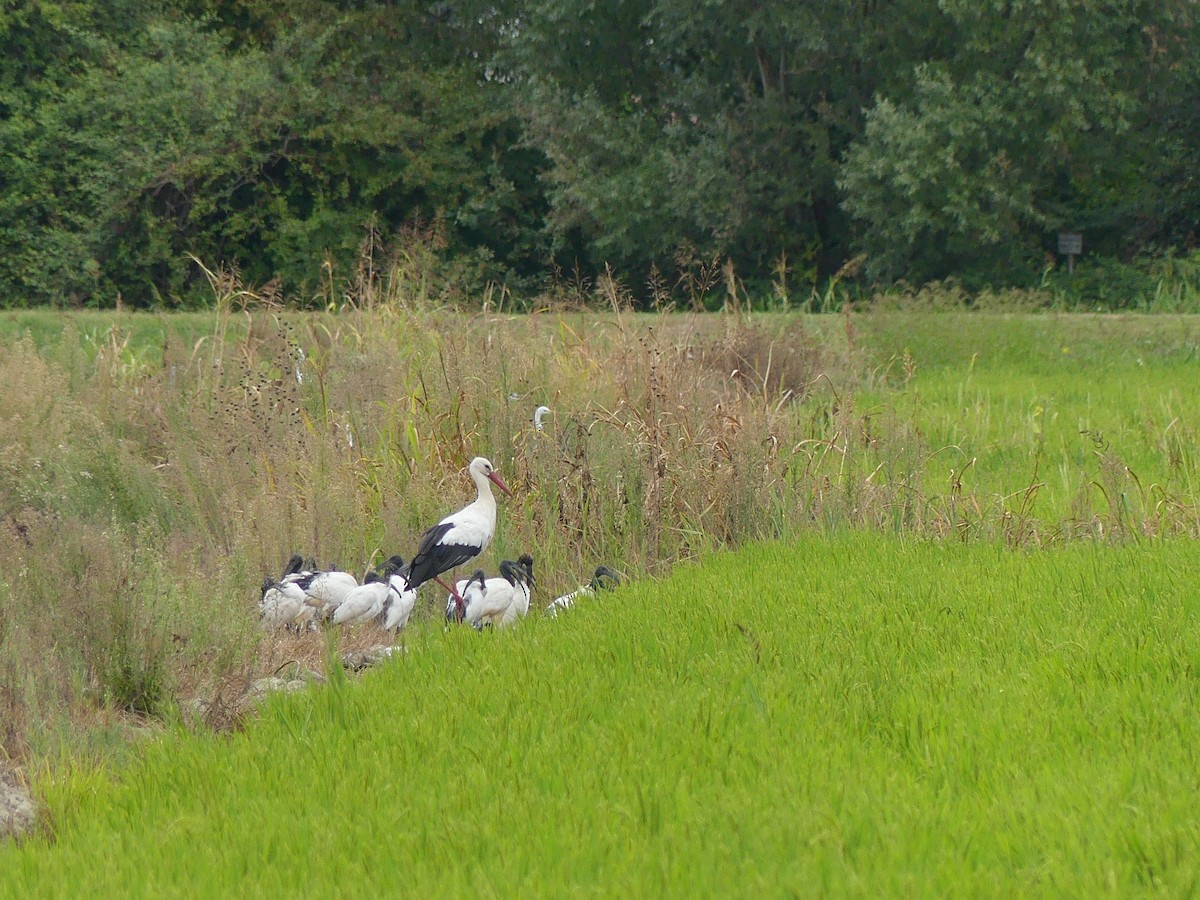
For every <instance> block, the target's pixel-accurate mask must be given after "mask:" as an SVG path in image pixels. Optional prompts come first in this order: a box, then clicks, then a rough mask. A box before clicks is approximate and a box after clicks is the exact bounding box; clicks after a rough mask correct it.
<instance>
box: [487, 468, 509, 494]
mask: <svg viewBox="0 0 1200 900" xmlns="http://www.w3.org/2000/svg"><path fill="white" fill-rule="evenodd" d="M488 481H490V482H491V483H492V484H494V485H495V486H496V487H498V488H500V490H502V491H504V493H505V494H506V495H507V496H509V497H511V496H512V491H510V490H509V489H508V485H507V484H505V483H504V479H503V478H501V477H500V476H499V475H498V474H497V473H495V472H492V473H491V474H489V475H488Z"/></svg>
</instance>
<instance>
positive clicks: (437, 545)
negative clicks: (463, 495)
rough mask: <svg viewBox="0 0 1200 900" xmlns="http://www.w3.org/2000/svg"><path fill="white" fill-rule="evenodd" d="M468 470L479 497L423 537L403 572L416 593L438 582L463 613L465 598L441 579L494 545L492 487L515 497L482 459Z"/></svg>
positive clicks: (477, 458) (473, 463) (480, 457)
mask: <svg viewBox="0 0 1200 900" xmlns="http://www.w3.org/2000/svg"><path fill="white" fill-rule="evenodd" d="M467 471H468V472H469V473H470V475H471V480H472V481H474V482H475V487H476V488H477V489H478V491H479V496H477V497H476V498H475V500H474V502H472V503H469V504H467V506H465V507H463V508H462V509H460V510H459V511H458V512H456V513H451V514H450V515H448V516H446V518H444V519H442V521H440V522H438V523H437V524H436V525H434V526H433V527H432V528H430V529H429V530H428V531H426V532H425V533H424V534H423V535H422V536H421V545H420V546H419V547H418V548H417V552H416V554H415V555H414V556H413V559H412V562H411V563H409V566H408V570H407V572H405V573H404V574H405V577H406V579H407V581H408V586H409V587H410V588H412V590H414V591H415V590H416V589H417V588H419V587H420V586H421V585H423V584H424V583H425V582H427V581H436V582H437V583H438V584H440V585H441V586H442V587H443V588H445V589H446V590H447V591H449V592H450V593H451V594H453V595H454V596H455V598H456V602H457V603H458V604H459V607H460V610H461V609H465V606H464V605H463V601H462V595H461V594H459V593H458V591H456V590H455V589H454V588H452V587H450V586H449V585H447V584H446V583H445V582H444V581H442V579H441V578H439V577H438V576H439V575H441V574H442V573H443V572H448V571H450V570H451V569H453V568H456V567H457V566H461V565H462V564H463V563H465V562H467V561H469V560H472V559H474V558H475V557H476V556H478V555H479V554H480V553H482V552H483V550H484V548H485V547H487V545H488V544H489V543H491V540H492V535H493V534H495V533H496V498H495V497H493V496H492V487H491V485H492V484H494V485H496V487H498V488H500V490H502V491H503V492H504V493H505V494H507V495H508V496H509V497H511V496H512V491H510V490H509V489H508V485H506V484H505V483H504V479H503V478H501V477H500V476H499V474H497V472H496V471H495V470H494V469H493V468H492V464H491V463H490V462H488V461H487V460H486V459H484V458H483V457H482V456H477V457H475V458H474V459H473V460H471V464H470V465H469V466H468V467H467ZM489 482H490V483H489Z"/></svg>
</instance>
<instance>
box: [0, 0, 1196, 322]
mask: <svg viewBox="0 0 1200 900" xmlns="http://www.w3.org/2000/svg"><path fill="white" fill-rule="evenodd" d="M1198 27H1200V22H1198V20H1197V16H1196V13H1195V9H1194V4H1192V3H1190V2H1188V0H1170V2H1167V3H1151V2H1148V0H1108V2H1105V3H1102V4H1099V5H1096V4H1092V5H1087V4H1083V5H1081V4H1078V3H1073V2H1069V0H1053V2H1047V3H1028V2H1023V0H1013V2H1009V0H989V2H985V3H964V2H957V0H955V2H950V0H947V2H944V3H941V4H929V3H919V2H916V0H904V2H898V3H889V4H878V3H871V2H864V0H837V2H834V3H818V2H815V0H805V2H802V3H794V2H793V3H782V2H778V0H771V2H768V3H766V4H763V3H744V2H734V3H725V4H712V3H710V4H702V5H700V6H699V7H696V5H695V4H689V3H680V2H678V0H636V2H630V3H621V4H617V5H615V6H614V5H609V6H604V7H598V6H596V5H595V4H591V3H586V2H568V3H566V4H564V3H562V2H554V3H550V2H545V0H529V2H517V0H505V2H502V3H481V2H477V0H472V2H467V3H464V4H455V5H446V4H440V5H433V6H428V5H424V4H419V3H413V2H405V3H382V2H378V0H371V2H365V3H352V4H346V3H341V2H337V0H303V2H298V3H293V4H289V5H288V7H287V9H286V10H281V9H279V8H278V5H277V4H270V3H266V2H263V0H156V2H154V3H142V4H138V3H131V2H128V0H119V2H115V3H98V2H96V0H70V2H66V0H57V2H37V3H35V2H32V0H22V2H18V3H11V4H8V5H7V6H6V7H5V8H4V9H3V11H0V35H3V37H4V39H5V41H6V44H7V46H9V48H10V49H11V50H12V51H13V52H11V53H10V54H9V55H8V56H7V58H6V59H5V60H4V61H3V62H0V160H2V161H3V163H4V165H3V167H2V171H3V175H2V178H3V180H2V181H0V236H3V240H4V246H5V250H6V252H5V253H4V254H2V255H0V298H2V301H0V302H3V303H4V304H5V305H9V306H21V305H30V304H39V303H46V302H52V303H58V304H63V305H81V304H91V305H97V306H110V305H113V304H121V303H124V304H133V305H140V306H156V307H161V306H169V305H185V304H194V303H200V302H203V301H204V300H205V299H206V294H205V291H204V288H205V282H206V279H205V276H204V274H203V269H202V268H201V266H197V265H195V264H194V262H193V260H197V259H198V260H200V262H201V263H202V264H203V267H206V268H207V269H209V270H211V271H215V270H217V269H228V270H231V271H236V272H238V273H240V275H241V277H242V278H243V279H244V280H245V282H247V283H249V284H252V285H255V286H256V287H259V288H261V289H262V290H263V291H264V292H268V293H271V294H272V295H273V296H274V297H275V298H276V299H277V300H280V299H286V302H287V303H288V304H289V305H292V306H314V307H328V306H337V305H339V304H340V303H341V302H342V295H343V294H344V293H345V291H346V285H352V284H353V283H354V282H355V281H356V279H357V277H358V271H357V266H358V263H359V258H360V254H359V253H358V249H359V247H360V245H361V244H362V243H363V241H364V236H365V237H366V239H367V240H368V241H373V240H375V239H376V238H378V239H379V240H381V241H382V242H383V243H384V244H385V245H389V246H394V245H396V244H398V243H404V242H405V241H406V240H407V239H408V238H407V237H406V236H407V235H410V234H413V233H418V234H419V233H425V232H431V233H434V234H436V236H437V238H436V241H435V242H433V243H429V244H427V246H429V247H430V248H432V249H433V256H432V261H433V262H434V263H435V266H434V270H435V271H436V274H437V277H438V278H439V280H440V281H441V282H442V283H443V284H444V288H443V289H442V290H440V293H441V294H443V295H445V296H448V297H451V298H453V302H456V303H457V302H461V301H462V300H463V298H470V299H471V300H472V301H473V302H474V303H475V305H478V303H479V298H480V297H481V296H482V295H483V294H484V293H485V292H487V291H492V292H494V291H501V292H504V293H506V294H507V296H509V297H512V296H513V295H514V292H515V293H519V294H520V295H521V296H522V297H523V300H522V303H524V304H532V303H534V302H536V300H534V299H533V297H534V294H535V292H536V288H537V286H538V281H539V279H542V278H544V277H546V275H547V273H553V274H552V275H551V279H552V284H551V288H552V290H553V289H554V287H555V285H556V284H558V283H561V281H562V275H561V273H564V272H567V273H570V276H569V277H570V278H571V280H572V281H574V282H575V283H578V284H582V283H587V284H599V283H600V282H601V280H602V279H605V278H607V279H610V280H617V281H620V282H621V283H622V284H623V285H624V286H625V288H624V289H625V290H627V291H628V293H629V296H630V299H631V300H632V301H633V302H640V303H644V304H646V305H648V306H649V305H653V306H654V307H656V308H663V307H666V306H670V305H672V304H677V305H682V304H686V305H690V306H692V307H694V308H699V307H707V308H713V307H716V306H720V305H723V304H724V303H725V302H730V303H731V304H732V305H734V306H735V307H736V306H741V305H743V304H745V303H748V302H753V303H755V304H757V305H758V306H760V307H761V306H767V305H774V306H785V307H786V306H789V305H800V304H811V303H813V302H817V303H818V305H819V304H820V301H821V298H822V297H824V296H825V295H826V294H828V292H829V290H830V285H843V284H845V283H846V282H847V281H852V280H854V279H856V278H857V279H858V280H859V283H858V285H857V287H858V289H860V290H864V291H869V290H870V289H871V286H872V285H873V284H878V283H880V282H884V283H887V282H891V281H893V280H896V279H904V280H906V281H907V282H908V283H913V284H918V285H919V284H922V283H925V282H928V281H930V280H942V279H944V278H946V277H957V278H958V279H959V282H960V283H961V284H962V285H964V286H965V287H966V288H967V289H969V290H972V291H976V290H980V289H982V288H985V287H986V286H988V285H993V286H997V287H1004V286H1014V285H1017V286H1025V287H1033V286H1036V285H1038V284H1039V282H1040V280H1041V277H1042V274H1043V272H1045V271H1046V270H1047V268H1050V267H1052V265H1053V264H1054V255H1053V250H1054V246H1053V236H1054V232H1055V231H1056V230H1058V229H1061V228H1069V229H1071V230H1075V231H1081V232H1083V233H1084V235H1085V240H1086V243H1087V246H1088V248H1089V252H1091V253H1093V254H1095V255H1096V256H1098V257H1101V258H1103V259H1106V260H1116V261H1117V262H1118V263H1120V264H1132V263H1134V262H1135V261H1136V260H1138V259H1139V258H1142V257H1146V256H1151V257H1153V256H1158V255H1161V254H1163V253H1165V252H1170V251H1174V252H1184V251H1187V250H1189V249H1190V248H1191V247H1192V246H1193V245H1194V243H1195V233H1194V232H1195V221H1196V209H1197V204H1198V203H1200V181H1198V180H1197V179H1196V178H1195V177H1194V176H1193V173H1194V172H1195V171H1197V169H1198V168H1200V159H1198V158H1197V150H1196V148H1197V147H1200V140H1197V134H1196V119H1195V116H1194V114H1193V112H1194V109H1195V107H1196V105H1197V98H1198V97H1200V74H1197V73H1200V64H1197V60H1196V52H1197V51H1196V47H1197V46H1200V42H1198V41H1197V40H1195V37H1196V29H1197V28H1198ZM699 267H703V268H706V269H709V270H711V271H712V272H715V273H716V277H715V279H708V278H705V279H704V280H705V281H706V282H708V285H709V286H708V288H706V289H705V290H704V291H700V292H697V291H696V290H695V289H694V288H695V285H696V281H695V277H694V276H695V271H696V269H697V268H699ZM1113 271H1117V270H1116V269H1113ZM864 276H865V277H864ZM714 286H715V287H716V288H717V290H715V291H714V290H711V288H712V287H714ZM1116 287H1117V286H1116V284H1113V285H1109V286H1108V289H1107V291H1108V293H1114V292H1115V290H1116ZM698 294H704V297H703V299H698ZM726 298H728V301H727V300H726ZM765 298H771V299H770V300H767V299H765ZM1124 300H1125V302H1126V303H1128V302H1130V300H1129V298H1124Z"/></svg>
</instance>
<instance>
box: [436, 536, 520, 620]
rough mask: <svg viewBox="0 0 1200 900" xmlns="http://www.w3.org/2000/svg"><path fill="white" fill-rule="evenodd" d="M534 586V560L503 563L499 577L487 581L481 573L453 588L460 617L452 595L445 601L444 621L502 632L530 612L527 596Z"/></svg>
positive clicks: (481, 571) (507, 560) (474, 574)
mask: <svg viewBox="0 0 1200 900" xmlns="http://www.w3.org/2000/svg"><path fill="white" fill-rule="evenodd" d="M532 585H533V557H532V556H530V555H529V554H528V553H526V554H522V555H521V556H520V557H519V558H518V559H517V561H516V562H513V561H512V560H511V559H506V560H504V561H503V562H501V563H500V575H499V577H497V578H487V577H486V576H485V574H484V571H483V570H482V569H476V570H475V572H474V573H473V574H472V575H471V577H470V578H468V579H467V580H466V581H460V582H458V584H457V585H455V587H456V588H457V589H458V593H459V595H460V596H461V597H462V599H463V606H464V609H463V614H462V615H461V616H460V615H459V611H458V604H457V602H456V600H455V598H454V596H453V595H451V596H450V597H448V598H447V599H446V621H447V622H462V621H464V620H465V621H467V622H469V623H470V624H471V627H473V628H475V629H481V628H483V626H484V625H495V626H496V627H497V628H503V627H505V626H507V625H510V624H512V623H513V622H515V621H516V620H517V619H518V618H519V617H521V616H523V615H525V613H527V612H528V611H529V595H530V589H531V587H532Z"/></svg>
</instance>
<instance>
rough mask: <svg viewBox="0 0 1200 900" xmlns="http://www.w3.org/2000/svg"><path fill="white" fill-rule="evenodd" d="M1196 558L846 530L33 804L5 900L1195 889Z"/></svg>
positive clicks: (417, 640) (424, 632) (745, 558)
mask: <svg viewBox="0 0 1200 900" xmlns="http://www.w3.org/2000/svg"><path fill="white" fill-rule="evenodd" d="M1197 569H1198V565H1197V563H1196V554H1195V548H1194V546H1193V545H1192V544H1191V542H1189V541H1178V540H1177V541H1165V542H1158V541H1156V542H1153V543H1150V544H1144V545H1137V544H1129V545H1126V546H1122V547H1114V546H1098V545H1096V544H1094V543H1089V544H1075V545H1072V546H1069V547H1064V548H1056V549H1051V550H1040V551H1035V552H1029V551H1017V552H1013V551H1009V550H1006V549H1005V548H1003V547H1002V546H1000V545H998V544H995V543H985V544H974V545H971V544H968V545H962V544H956V543H941V544H938V543H932V542H928V541H922V540H913V539H907V538H904V537H897V536H881V535H877V534H861V533H843V534H835V535H829V536H816V535H811V536H807V537H805V538H802V539H800V540H797V541H795V542H789V543H769V544H764V545H757V546H754V547H749V548H746V549H744V550H742V551H741V552H739V553H736V554H716V555H713V556H711V557H709V558H707V559H706V560H705V561H703V562H702V563H700V564H698V565H687V566H684V567H681V568H679V569H677V570H676V572H675V573H673V574H672V575H671V576H670V577H669V578H666V579H663V580H661V581H653V582H651V581H642V582H640V583H636V584H631V585H629V586H627V587H625V588H623V589H620V590H619V591H617V592H615V593H613V594H612V595H609V596H606V597H603V598H593V601H592V602H590V603H586V604H583V605H581V606H579V607H577V608H576V609H575V610H573V611H572V612H571V614H570V615H565V614H564V615H562V616H560V617H559V618H557V619H549V618H537V617H533V618H531V619H530V620H529V621H528V622H527V623H526V624H525V626H524V627H522V628H520V629H518V630H516V631H513V632H502V633H495V634H491V633H484V634H476V633H473V632H464V631H461V630H459V631H455V632H451V633H443V632H442V631H441V630H440V629H437V628H435V627H422V628H419V629H417V631H416V632H414V633H413V634H412V635H410V636H409V639H408V642H407V643H408V653H407V654H406V655H405V657H404V658H403V659H399V660H396V661H394V662H392V663H390V664H388V665H386V666H384V667H382V668H380V669H377V670H375V671H372V672H371V673H369V674H367V675H366V676H365V677H363V678H362V679H361V680H360V681H357V682H350V683H345V682H342V681H340V680H337V679H335V680H334V681H333V682H332V683H331V684H330V685H329V686H327V687H325V688H323V689H320V690H314V691H311V692H309V693H306V694H303V695H298V696H291V697H287V698H279V699H277V700H276V701H274V702H272V703H271V704H270V705H269V706H268V708H267V709H266V710H265V712H264V714H263V715H262V717H261V718H259V719H257V720H255V721H253V722H251V723H250V724H249V725H248V726H247V727H246V729H245V730H244V731H242V732H240V733H235V734H232V735H228V736H223V737H214V736H210V735H204V734H199V735H197V734H184V733H168V734H166V735H164V736H163V737H162V738H161V739H159V740H157V741H154V742H152V743H151V744H150V745H148V746H147V747H146V748H145V751H144V754H143V755H142V758H141V759H140V760H139V761H138V762H137V763H136V764H134V765H133V766H131V767H130V768H128V769H127V770H126V771H124V772H122V773H121V775H120V777H118V778H115V779H113V778H109V777H107V776H98V775H94V774H93V775H87V776H84V775H82V774H81V775H76V776H75V777H66V778H64V779H62V780H58V781H54V782H52V783H50V784H48V785H47V799H48V801H49V804H50V806H49V818H50V820H51V822H53V823H54V824H53V827H52V828H51V831H50V833H49V835H47V836H43V837H38V838H35V839H33V840H30V841H28V842H27V843H26V844H25V845H24V846H22V847H21V848H19V849H16V850H9V851H7V855H6V858H5V859H4V865H3V866H2V867H0V892H2V893H4V894H5V895H7V896H32V895H41V896H67V895H70V896H197V895H208V896H228V895H230V894H233V893H243V894H245V895H247V896H268V895H274V896H339V895H343V894H352V893H354V894H357V893H362V892H364V891H366V892H369V893H372V894H376V895H394V894H397V893H404V894H410V895H413V894H433V895H438V896H462V895H466V894H472V895H485V896H514V895H518V894H520V895H531V894H532V895H540V896H546V895H564V894H570V895H606V896H612V895H620V896H630V895H632V896H651V895H662V894H663V893H668V894H670V895H674V896H696V895H702V896H714V895H735V896H761V895H763V894H767V895H781V894H787V895H803V896H814V895H826V894H834V895H852V896H913V895H921V896H946V895H954V896H978V895H988V896H1013V895H1022V896H1101V895H1105V896H1123V897H1127V896H1139V895H1166V896H1188V895H1190V894H1193V893H1195V891H1196V890H1197V888H1198V887H1200V820H1198V819H1197V816H1196V812H1195V796H1196V790H1197V777H1198V776H1197V773H1198V772H1200V718H1198V717H1197V716H1196V714H1195V712H1196V708H1197V702H1198V700H1200V679H1198V677H1197V672H1198V671H1200V628H1197V625H1198V621H1197V619H1198V615H1197V609H1196V604H1195V594H1194V587H1193V585H1194V583H1195V580H1196V573H1197Z"/></svg>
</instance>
